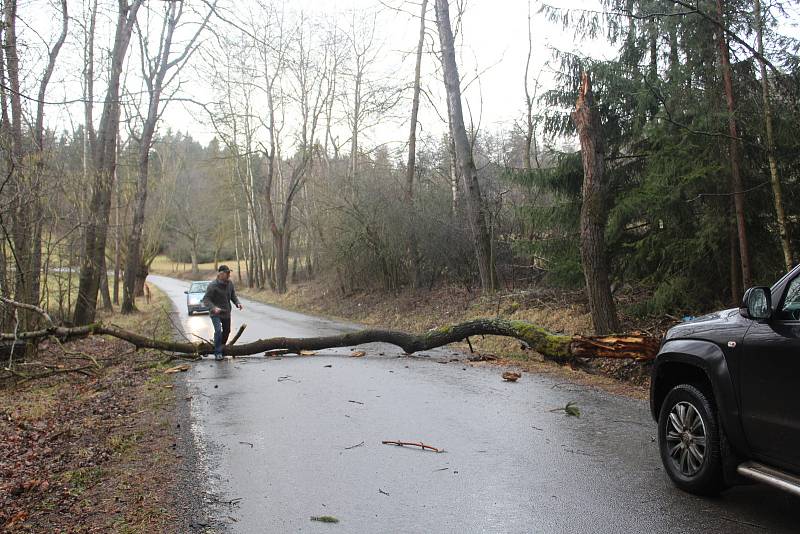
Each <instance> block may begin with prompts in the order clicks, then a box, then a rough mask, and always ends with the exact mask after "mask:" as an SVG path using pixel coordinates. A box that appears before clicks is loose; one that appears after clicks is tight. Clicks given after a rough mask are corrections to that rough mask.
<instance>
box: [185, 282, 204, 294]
mask: <svg viewBox="0 0 800 534" xmlns="http://www.w3.org/2000/svg"><path fill="white" fill-rule="evenodd" d="M207 287H208V282H194V283H193V284H192V285H191V286H190V287H189V293H205V292H206V288H207Z"/></svg>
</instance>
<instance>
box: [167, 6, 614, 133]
mask: <svg viewBox="0 0 800 534" xmlns="http://www.w3.org/2000/svg"><path fill="white" fill-rule="evenodd" d="M452 3H453V4H455V2H452ZM242 4H244V3H243V2H242ZM558 4H559V5H560V6H564V7H569V6H575V7H577V6H585V7H588V8H596V7H597V2H595V1H591V0H571V1H569V2H565V1H562V2H558ZM287 5H290V6H291V9H293V10H298V11H299V10H304V11H306V12H308V13H310V14H321V15H324V16H326V17H339V18H341V19H342V23H343V24H346V22H347V17H348V16H349V15H348V13H350V12H352V10H356V11H360V12H362V13H364V14H365V16H367V15H368V14H372V13H375V14H376V16H377V26H378V39H379V40H380V41H381V42H382V46H383V49H384V51H385V53H384V54H383V59H382V61H381V65H380V66H378V67H376V70H377V69H384V73H385V74H386V75H387V76H392V77H394V78H395V79H398V78H399V79H400V80H401V81H403V82H405V83H409V82H410V81H411V80H412V79H413V74H414V63H413V62H414V57H413V54H412V52H413V51H414V48H415V47H416V42H417V39H418V35H419V20H418V18H417V13H418V11H419V6H418V5H417V4H415V3H411V2H405V3H403V2H402V1H401V0H385V1H384V2H380V1H378V0H294V1H292V2H291V3H287ZM539 5H540V3H539V2H536V1H532V2H531V5H530V11H531V28H532V35H533V52H532V56H531V67H530V79H531V81H532V82H533V80H534V79H535V78H536V76H537V74H538V73H539V71H543V72H542V76H541V77H540V82H541V83H542V84H543V85H545V86H547V85H549V81H550V76H549V71H548V68H547V65H546V63H547V62H548V60H550V59H551V57H552V54H551V50H550V47H555V48H559V49H562V50H574V49H575V43H574V38H573V35H572V34H571V33H570V32H564V31H563V30H562V28H561V27H560V26H558V25H555V24H552V23H550V22H547V21H545V19H544V15H542V14H538V13H537V11H538V8H539ZM387 6H391V7H401V8H402V10H401V11H400V12H398V11H395V10H392V9H390V8H389V7H387ZM244 9H245V8H244V7H243V8H242V10H244ZM428 9H429V12H428V27H429V29H430V30H434V28H433V25H434V22H435V19H434V12H433V0H431V1H430V2H429V6H428ZM451 9H452V10H453V11H451V16H455V13H454V11H455V9H454V8H453V7H451ZM528 10H529V3H528V1H527V0H503V1H502V2H498V1H497V0H467V2H466V9H465V13H464V17H463V26H462V29H461V34H460V35H459V38H458V42H457V46H459V50H458V53H459V57H458V61H459V71H460V74H461V77H462V79H463V80H464V82H465V84H469V85H468V87H467V89H466V91H465V114H467V113H468V112H470V111H471V113H472V115H471V116H472V117H473V120H474V121H475V122H478V121H480V124H481V127H482V128H488V129H490V130H495V129H500V128H506V129H507V128H510V126H511V124H512V123H513V121H514V120H518V119H520V118H521V117H522V116H523V112H524V106H525V96H524V86H523V83H524V71H525V63H526V57H527V54H528ZM433 35H434V36H435V35H436V34H435V32H434V33H433ZM435 44H436V46H437V47H438V38H437V40H436V42H435ZM593 51H594V52H595V53H596V54H602V53H606V54H608V53H610V52H611V51H610V49H608V47H603V46H602V43H599V44H598V43H595V45H594V47H593ZM435 61H436V60H435V58H434V57H433V56H431V55H427V56H426V57H425V59H424V60H423V75H422V76H423V78H424V79H426V80H427V86H428V88H429V90H430V91H431V93H432V96H433V97H434V98H433V99H432V100H433V101H434V102H435V103H436V104H437V106H439V107H440V110H439V112H440V114H442V115H443V114H444V113H445V112H446V108H445V107H444V100H443V93H444V89H443V86H441V81H440V80H439V79H438V78H436V79H434V78H433V75H434V69H436V68H437V67H438V66H437V65H436V64H435ZM206 90H207V89H206V87H205V85H204V84H203V83H202V80H198V82H197V83H195V84H193V87H192V88H191V91H192V92H194V93H195V96H196V97H197V98H202V97H203V95H206V94H207V93H206ZM435 91H438V93H436V92H435ZM403 105H405V106H406V107H408V108H409V109H408V110H403V109H398V110H397V111H398V113H399V114H401V115H402V116H403V121H397V120H390V119H388V120H385V121H383V122H382V123H381V124H380V125H379V126H377V127H375V128H372V129H371V130H370V131H368V132H366V138H367V139H366V142H367V143H371V144H381V143H394V142H396V143H398V144H401V143H403V142H405V139H406V137H407V136H408V131H407V128H408V126H407V117H408V115H410V104H408V103H405V104H403ZM193 117H198V110H197V109H196V108H194V107H192V106H191V105H180V104H178V105H173V106H172V107H171V109H170V110H169V111H168V112H167V114H166V115H165V124H169V125H170V126H172V127H173V128H178V129H181V130H187V129H188V130H189V131H190V132H191V133H192V136H193V137H195V138H196V139H199V140H201V141H203V142H206V141H208V140H209V139H211V138H212V137H213V135H214V132H213V129H212V128H210V126H209V125H204V124H201V123H198V121H197V120H195V119H194V118H193ZM465 120H466V121H467V122H469V120H470V117H469V116H466V117H465ZM420 128H421V133H422V135H426V134H428V135H432V136H434V137H436V136H439V135H441V134H442V133H443V132H444V131H445V130H446V124H445V123H443V122H442V120H441V118H440V116H439V114H437V113H436V112H435V111H434V110H433V109H432V106H431V105H430V103H429V102H423V109H422V111H421V115H420Z"/></svg>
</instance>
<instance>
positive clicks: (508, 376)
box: [503, 371, 522, 382]
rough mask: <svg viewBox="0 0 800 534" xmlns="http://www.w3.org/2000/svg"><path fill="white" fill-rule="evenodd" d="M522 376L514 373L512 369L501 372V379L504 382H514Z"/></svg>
mask: <svg viewBox="0 0 800 534" xmlns="http://www.w3.org/2000/svg"><path fill="white" fill-rule="evenodd" d="M521 377H522V374H520V373H516V372H514V371H506V372H505V373H503V380H505V381H506V382H516V381H517V380H519V379H520V378H521Z"/></svg>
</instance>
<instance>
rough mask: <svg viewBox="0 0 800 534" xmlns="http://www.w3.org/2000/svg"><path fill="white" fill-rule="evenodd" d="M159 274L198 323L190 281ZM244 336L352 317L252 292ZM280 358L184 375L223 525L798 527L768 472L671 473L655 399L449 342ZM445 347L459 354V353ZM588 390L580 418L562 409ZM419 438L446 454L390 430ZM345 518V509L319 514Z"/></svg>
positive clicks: (237, 319)
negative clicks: (499, 362)
mask: <svg viewBox="0 0 800 534" xmlns="http://www.w3.org/2000/svg"><path fill="white" fill-rule="evenodd" d="M150 279H151V280H152V282H153V283H155V284H156V285H157V286H158V287H159V288H160V289H162V290H163V291H165V292H166V293H167V294H168V295H169V296H170V298H171V299H172V300H173V302H174V303H175V306H176V308H177V309H178V311H179V312H178V316H179V318H180V323H181V324H182V325H183V327H184V328H185V330H186V332H191V333H194V334H197V335H199V336H201V337H204V338H208V337H210V335H211V332H212V329H211V322H210V320H209V319H208V317H207V316H205V315H202V316H195V317H191V318H189V317H187V315H186V306H185V296H184V294H183V290H184V289H185V288H186V287H187V286H188V284H187V283H186V282H182V281H178V280H173V279H169V278H164V277H157V276H151V277H150ZM243 304H244V306H245V309H244V311H243V312H238V313H237V312H236V311H234V316H233V325H232V330H233V331H236V329H237V328H238V325H239V324H241V323H243V322H244V323H247V324H248V327H247V330H246V331H245V334H244V336H243V340H245V341H248V340H254V339H258V338H263V337H272V336H306V335H309V336H310V335H319V334H330V333H335V332H342V331H346V330H348V329H352V328H355V325H347V324H340V323H334V322H331V321H326V320H321V319H318V318H314V317H309V316H305V315H301V314H297V313H292V312H288V311H284V310H281V309H278V308H274V307H271V306H267V305H264V304H259V303H255V302H250V301H247V300H243ZM365 350H367V356H365V357H363V358H352V357H350V356H349V351H348V350H347V349H338V350H330V351H323V352H320V353H318V354H317V355H315V356H308V357H300V356H289V357H283V358H281V359H275V358H270V359H265V358H261V357H255V358H246V359H241V358H237V359H235V360H230V359H228V360H226V361H224V362H219V363H217V362H213V361H211V360H208V359H206V360H203V361H202V362H201V363H198V364H196V365H194V366H193V368H192V369H191V371H189V372H188V373H186V374H185V375H184V376H185V380H186V381H187V384H186V386H187V390H188V397H187V398H189V399H190V400H188V402H189V403H190V404H191V406H190V407H189V410H187V412H188V414H189V415H188V417H189V418H190V425H183V426H184V428H186V427H189V430H187V432H191V434H190V437H191V439H192V440H193V442H194V445H195V448H196V452H197V453H196V457H197V466H196V469H198V470H199V473H200V476H201V479H202V481H203V486H204V488H203V491H204V492H206V494H207V495H213V498H212V499H210V501H209V502H215V503H217V505H218V506H216V507H215V509H214V511H213V514H214V516H215V519H216V524H217V527H218V529H219V530H222V531H226V532H235V533H273V532H274V533H283V532H333V531H340V532H348V533H362V532H363V533H375V532H403V533H418V532H419V533H438V532H442V533H446V532H497V533H517V532H519V533H523V532H525V533H528V532H545V533H551V532H552V533H561V532H563V533H584V532H585V533H589V532H653V533H660V532H665V533H666V532H669V533H676V532H702V533H738V532H770V533H779V532H798V531H800V506H798V505H800V500H798V499H796V498H794V497H791V496H789V495H787V494H784V493H781V492H778V491H777V490H773V489H771V488H767V487H765V486H760V485H752V486H743V487H737V488H733V489H731V490H729V491H727V492H725V493H724V494H723V495H722V497H720V498H716V499H706V498H698V497H694V496H691V495H688V494H685V493H683V492H681V491H679V490H677V489H675V488H674V487H673V486H672V485H671V483H670V482H669V480H668V478H667V476H666V474H665V473H664V471H663V470H662V468H661V463H660V460H659V458H658V450H657V445H656V443H655V442H654V440H655V435H656V428H655V425H654V423H653V422H652V420H651V419H650V416H649V413H648V409H647V405H646V403H645V402H643V401H637V400H632V399H627V398H622V397H617V396H613V395H609V394H607V393H604V392H601V391H596V390H594V389H591V388H586V387H580V386H577V385H574V384H565V383H557V382H555V381H554V380H553V379H551V378H548V377H543V376H538V375H534V374H529V373H525V374H523V377H522V378H521V379H520V381H519V382H517V383H506V382H503V381H502V380H501V379H500V372H501V370H499V369H497V368H492V367H488V368H487V367H472V366H470V365H468V364H466V363H465V362H463V361H450V360H453V359H457V358H458V359H459V360H463V359H464V356H463V355H460V354H457V353H454V352H452V351H449V350H439V351H429V352H426V353H424V354H422V355H416V357H413V358H409V357H403V356H402V354H401V352H402V351H401V350H400V349H397V348H394V347H391V346H385V345H368V346H366V348H365ZM445 362H447V363H445ZM567 402H575V403H576V404H577V405H578V406H579V408H580V410H581V417H580V418H575V417H567V416H566V415H564V413H563V411H562V412H560V413H559V412H558V411H553V410H554V409H556V408H558V407H563V406H564V405H565V404H566V403H567ZM382 440H402V441H423V442H424V443H426V444H430V445H432V446H435V447H438V448H443V449H445V451H446V452H443V453H434V452H430V451H422V450H419V449H412V448H405V447H402V448H401V447H395V446H390V445H382V444H381V441H382ZM323 515H329V516H334V517H336V518H338V519H339V520H340V523H339V524H338V525H329V524H324V523H319V522H315V521H311V520H310V518H311V516H323Z"/></svg>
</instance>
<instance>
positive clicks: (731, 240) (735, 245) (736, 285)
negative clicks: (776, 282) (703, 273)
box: [728, 199, 744, 306]
mask: <svg viewBox="0 0 800 534" xmlns="http://www.w3.org/2000/svg"><path fill="white" fill-rule="evenodd" d="M735 211H736V207H735V206H734V205H733V199H731V201H730V207H729V208H728V217H731V216H732V215H733V213H734V212H735ZM728 248H729V249H730V258H731V261H730V277H731V302H730V304H731V306H738V305H739V303H740V302H741V301H742V295H744V289H743V288H742V269H741V267H740V266H739V239H738V237H737V235H736V228H734V227H733V226H729V227H728Z"/></svg>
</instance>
